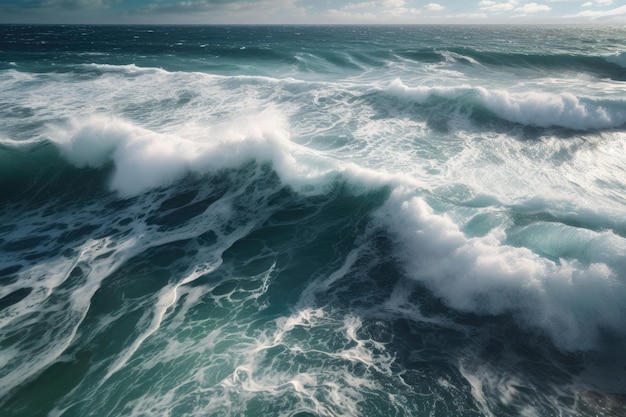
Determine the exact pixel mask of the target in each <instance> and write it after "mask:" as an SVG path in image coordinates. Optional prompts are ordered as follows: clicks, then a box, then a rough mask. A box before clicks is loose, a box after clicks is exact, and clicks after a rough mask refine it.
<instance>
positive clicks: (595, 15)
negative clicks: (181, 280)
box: [563, 6, 626, 19]
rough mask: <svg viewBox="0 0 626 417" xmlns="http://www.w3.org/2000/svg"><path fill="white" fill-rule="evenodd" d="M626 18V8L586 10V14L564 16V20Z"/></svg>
mask: <svg viewBox="0 0 626 417" xmlns="http://www.w3.org/2000/svg"><path fill="white" fill-rule="evenodd" d="M616 16H626V6H620V7H618V8H616V9H611V10H602V11H600V10H585V11H584V12H580V13H576V14H570V15H566V16H563V17H564V18H576V17H590V18H592V19H600V18H603V17H616Z"/></svg>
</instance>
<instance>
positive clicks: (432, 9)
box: [424, 3, 445, 12]
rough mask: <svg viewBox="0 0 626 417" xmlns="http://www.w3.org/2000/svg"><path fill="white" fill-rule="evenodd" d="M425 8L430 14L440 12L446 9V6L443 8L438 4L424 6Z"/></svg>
mask: <svg viewBox="0 0 626 417" xmlns="http://www.w3.org/2000/svg"><path fill="white" fill-rule="evenodd" d="M424 8H425V9H426V10H428V11H430V12H438V11H440V10H443V9H445V7H444V6H442V5H441V4H437V3H428V4H427V5H426V6H424Z"/></svg>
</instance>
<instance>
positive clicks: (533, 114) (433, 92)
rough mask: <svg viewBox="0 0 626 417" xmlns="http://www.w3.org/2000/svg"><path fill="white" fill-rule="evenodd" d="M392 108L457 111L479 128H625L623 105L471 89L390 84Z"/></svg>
mask: <svg viewBox="0 0 626 417" xmlns="http://www.w3.org/2000/svg"><path fill="white" fill-rule="evenodd" d="M381 91H382V93H383V94H384V95H386V96H390V97H392V98H393V99H395V100H398V102H397V103H411V104H413V105H418V106H419V107H420V112H424V113H425V114H434V113H439V114H443V115H444V116H443V117H444V119H445V115H446V114H447V115H454V114H455V113H458V112H459V111H460V112H461V114H466V115H468V117H470V118H471V119H472V120H473V121H475V122H478V123H481V124H489V123H493V122H499V123H513V124H518V125H524V126H533V127H538V128H551V127H556V128H565V129H571V130H580V131H599V130H607V129H615V128H622V127H623V126H624V125H625V124H626V101H624V100H620V99H596V98H590V97H577V96H575V95H573V94H571V93H567V92H564V93H559V94H555V93H547V92H542V91H528V92H520V93H515V92H509V91H506V90H488V89H486V88H483V87H472V86H459V87H448V86H433V87H430V86H418V87H408V86H406V85H405V84H403V83H402V81H401V80H399V79H396V80H394V81H393V82H392V83H391V84H390V85H389V87H388V88H386V89H383V90H381Z"/></svg>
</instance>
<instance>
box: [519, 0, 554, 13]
mask: <svg viewBox="0 0 626 417" xmlns="http://www.w3.org/2000/svg"><path fill="white" fill-rule="evenodd" d="M550 10H552V8H551V7H550V6H546V5H544V4H537V3H528V4H525V5H523V6H522V7H518V8H516V9H515V11H516V12H520V13H524V14H534V13H539V12H549V11H550Z"/></svg>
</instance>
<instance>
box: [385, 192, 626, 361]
mask: <svg viewBox="0 0 626 417" xmlns="http://www.w3.org/2000/svg"><path fill="white" fill-rule="evenodd" d="M381 221H382V222H383V223H384V224H386V225H388V226H389V227H390V228H391V230H392V231H393V232H394V233H395V234H396V236H397V237H398V244H399V251H400V253H401V257H402V259H403V260H404V262H405V264H406V270H407V273H408V274H409V275H410V276H411V277H413V278H414V279H416V280H419V281H420V282H422V283H424V284H425V285H426V286H428V287H429V288H430V289H431V290H432V291H433V292H434V293H435V294H436V295H437V296H438V297H441V298H442V299H443V300H444V301H445V302H446V303H447V304H448V305H449V306H451V307H453V308H455V309H458V310H462V311H471V312H476V313H479V314H502V313H512V314H513V315H514V316H515V317H517V318H518V320H519V322H520V323H521V324H522V325H523V326H526V327H528V328H535V329H541V330H543V331H545V332H546V333H547V334H548V335H549V336H550V337H551V338H552V340H553V342H554V343H555V345H557V346H559V347H560V348H562V349H566V350H578V349H588V348H593V347H594V346H595V344H596V342H597V341H598V336H599V332H600V331H601V330H602V329H610V331H612V332H615V333H617V334H620V335H622V336H624V329H623V326H622V321H623V317H625V315H626V302H624V300H625V299H626V285H625V283H624V282H623V278H622V277H620V275H619V269H617V270H616V269H615V268H619V267H620V263H619V259H620V258H619V257H620V256H624V254H626V241H625V240H624V239H623V238H618V237H616V236H615V237H614V239H617V240H616V241H614V242H613V243H616V242H617V243H618V244H619V248H618V249H616V251H617V252H616V253H615V256H609V257H606V258H604V257H598V258H601V259H595V258H596V257H595V256H593V254H589V256H590V257H591V262H590V263H589V264H588V265H584V264H582V263H580V262H578V261H566V260H561V261H560V262H559V263H556V262H552V261H549V260H547V259H545V258H542V257H540V256H538V255H537V254H535V253H533V252H531V251H530V250H529V249H527V248H523V247H512V246H508V245H506V244H504V243H503V242H502V237H503V236H501V234H500V233H498V231H494V232H492V233H490V234H488V235H487V236H484V237H479V238H468V237H466V236H465V235H464V234H463V233H462V232H461V231H460V229H459V227H458V226H457V225H456V224H455V223H454V222H452V221H451V219H450V218H449V217H448V216H446V215H442V214H437V213H435V212H434V211H433V210H432V208H431V207H430V206H429V205H428V204H427V203H426V202H425V201H424V200H423V199H421V198H419V197H410V196H409V195H407V194H406V193H405V192H403V191H402V190H401V189H398V190H396V191H395V192H394V193H393V195H392V196H391V198H390V200H389V202H388V203H387V204H386V206H385V207H384V208H383V210H382V211H381ZM607 249H608V248H607ZM622 266H623V265H622Z"/></svg>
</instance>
